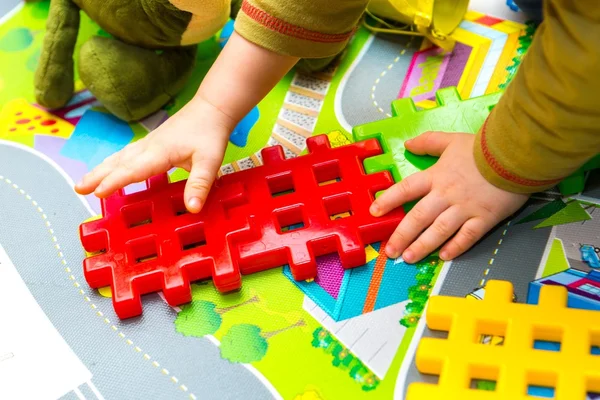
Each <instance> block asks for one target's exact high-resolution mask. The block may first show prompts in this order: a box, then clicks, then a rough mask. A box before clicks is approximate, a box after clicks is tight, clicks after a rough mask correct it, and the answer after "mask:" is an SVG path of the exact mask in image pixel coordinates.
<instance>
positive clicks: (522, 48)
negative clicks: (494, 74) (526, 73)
mask: <svg viewBox="0 0 600 400" xmlns="http://www.w3.org/2000/svg"><path fill="white" fill-rule="evenodd" d="M536 29H537V24H536V23H534V22H528V23H527V26H526V28H525V32H524V34H523V35H521V36H520V37H519V47H518V48H517V55H516V56H515V57H514V58H513V59H512V62H513V63H512V64H511V65H509V66H508V67H507V68H506V71H508V75H507V76H506V80H505V81H504V83H503V84H501V85H500V89H506V87H507V86H508V84H509V83H510V82H511V81H512V80H513V78H514V77H515V74H516V73H517V70H518V69H519V66H520V65H521V60H522V59H523V56H524V55H525V53H527V50H528V49H529V47H530V46H531V42H532V41H533V35H534V34H535V31H536Z"/></svg>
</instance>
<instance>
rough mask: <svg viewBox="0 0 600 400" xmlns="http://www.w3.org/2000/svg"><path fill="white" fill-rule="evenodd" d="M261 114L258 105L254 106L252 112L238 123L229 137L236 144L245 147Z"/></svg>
mask: <svg viewBox="0 0 600 400" xmlns="http://www.w3.org/2000/svg"><path fill="white" fill-rule="evenodd" d="M259 116H260V114H259V112H258V107H254V108H253V109H252V110H250V112H249V113H248V114H247V115H246V116H245V117H244V118H243V119H242V120H241V121H240V122H239V124H237V126H236V127H235V129H234V130H233V132H232V133H231V136H230V137H229V141H230V142H231V143H233V144H235V145H236V146H238V147H245V146H246V143H248V135H250V130H251V129H252V127H253V126H254V124H256V121H258V117H259Z"/></svg>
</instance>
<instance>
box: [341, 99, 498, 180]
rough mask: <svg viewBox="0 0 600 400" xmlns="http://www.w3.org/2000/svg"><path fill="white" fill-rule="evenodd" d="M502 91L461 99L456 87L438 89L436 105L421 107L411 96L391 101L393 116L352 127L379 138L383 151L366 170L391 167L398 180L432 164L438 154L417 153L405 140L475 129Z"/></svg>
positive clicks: (357, 132) (356, 136) (356, 135)
mask: <svg viewBox="0 0 600 400" xmlns="http://www.w3.org/2000/svg"><path fill="white" fill-rule="evenodd" d="M500 96H502V92H497V93H492V94H487V95H484V96H480V97H475V98H472V99H467V100H462V99H461V98H460V95H459V94H458V91H457V90H456V88H454V87H448V88H444V89H441V90H438V91H437V93H436V95H435V97H436V102H437V104H438V106H437V107H436V108H432V109H428V110H422V111H418V110H417V108H416V107H415V103H414V102H413V100H412V99H410V98H405V99H399V100H395V101H394V102H393V103H392V117H391V118H387V119H384V120H381V121H375V122H370V123H367V124H363V125H359V126H357V127H355V128H354V129H353V130H352V135H353V136H354V140H355V141H361V140H366V139H370V138H376V139H379V142H380V143H381V147H382V148H383V154H380V155H378V156H375V157H372V158H369V159H367V160H365V170H366V172H367V173H373V172H378V171H390V172H391V174H392V176H393V177H394V180H395V181H396V182H399V181H400V180H401V179H402V177H407V176H409V175H411V174H414V173H415V172H418V171H420V170H423V169H426V168H429V167H430V166H432V165H433V164H434V163H435V162H436V161H437V158H436V157H431V156H417V155H415V154H412V153H410V152H409V151H407V150H406V149H405V148H404V142H405V141H406V140H409V139H412V138H414V137H416V136H418V135H420V134H422V133H424V132H427V131H444V132H468V133H476V132H477V131H478V130H479V128H480V127H481V125H483V123H484V121H485V119H486V118H487V116H488V114H489V113H490V110H491V109H492V108H493V107H494V106H495V105H496V103H498V100H499V99H500Z"/></svg>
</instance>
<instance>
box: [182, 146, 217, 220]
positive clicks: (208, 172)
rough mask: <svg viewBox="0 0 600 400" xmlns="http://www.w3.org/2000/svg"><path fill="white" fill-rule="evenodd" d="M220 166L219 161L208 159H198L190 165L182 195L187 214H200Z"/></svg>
mask: <svg viewBox="0 0 600 400" xmlns="http://www.w3.org/2000/svg"><path fill="white" fill-rule="evenodd" d="M220 166H221V161H220V160H217V159H209V158H198V159H197V160H196V161H194V162H193V163H192V169H191V171H190V176H189V178H188V180H187V183H186V185H185V193H184V199H185V205H186V207H187V209H188V211H189V212H191V213H198V212H200V210H201V209H202V207H203V206H204V203H205V202H206V198H207V197H208V193H209V191H210V188H211V187H212V184H213V182H214V181H215V177H216V175H217V171H218V170H219V167H220Z"/></svg>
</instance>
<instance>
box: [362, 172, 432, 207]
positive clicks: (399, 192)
mask: <svg viewBox="0 0 600 400" xmlns="http://www.w3.org/2000/svg"><path fill="white" fill-rule="evenodd" d="M430 190H431V178H430V175H429V171H423V172H418V173H416V174H414V175H410V176H408V177H407V178H405V179H402V180H401V181H400V182H398V183H396V184H395V185H393V186H392V187H390V188H389V189H387V190H386V191H385V192H383V194H382V195H381V196H379V197H378V198H376V199H375V201H374V202H373V204H371V208H370V210H369V211H370V212H371V215H373V216H374V217H380V216H382V215H385V214H387V213H389V212H390V211H392V210H393V209H395V208H397V207H400V206H401V205H403V204H406V203H408V202H409V201H413V200H416V199H418V198H420V197H423V196H425V195H426V194H427V193H429V191H430Z"/></svg>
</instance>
